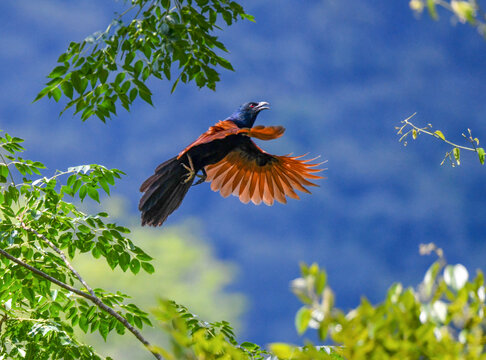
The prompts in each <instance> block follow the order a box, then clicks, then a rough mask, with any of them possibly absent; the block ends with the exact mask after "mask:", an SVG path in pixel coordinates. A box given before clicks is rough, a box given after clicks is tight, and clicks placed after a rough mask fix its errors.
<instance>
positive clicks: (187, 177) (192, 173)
mask: <svg viewBox="0 0 486 360" xmlns="http://www.w3.org/2000/svg"><path fill="white" fill-rule="evenodd" d="M187 159H188V160H189V166H187V165H186V164H184V163H182V166H183V167H184V168H185V169H186V170H187V171H188V173H187V174H186V175H185V179H184V181H183V183H184V184H186V183H188V182H189V181H191V180H192V179H194V177H195V176H196V171H194V164H193V163H192V158H191V157H190V156H189V154H187Z"/></svg>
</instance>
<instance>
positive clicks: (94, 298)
mask: <svg viewBox="0 0 486 360" xmlns="http://www.w3.org/2000/svg"><path fill="white" fill-rule="evenodd" d="M39 235H40V234H39ZM40 236H42V235H40ZM59 251H60V250H59ZM0 254H1V255H3V256H5V257H6V258H7V259H9V260H11V261H13V262H14V263H16V264H18V265H20V266H22V267H24V268H26V269H27V270H29V271H31V272H33V273H34V274H36V275H38V276H40V277H42V278H44V279H46V280H48V281H50V282H52V283H54V284H56V285H58V286H60V287H62V288H64V289H66V290H68V291H71V292H73V293H75V294H77V295H79V296H82V297H84V298H85V299H88V300H90V301H91V302H93V303H94V304H96V306H98V307H99V308H100V309H101V310H103V311H105V312H107V313H108V314H110V315H111V316H113V317H114V318H115V319H117V320H118V321H119V322H121V323H122V324H123V326H125V328H127V329H128V330H129V331H130V332H131V333H132V334H133V335H135V337H136V338H137V339H138V340H139V341H140V342H141V343H142V344H143V345H144V346H145V347H146V348H147V350H148V351H150V352H151V353H152V355H154V357H155V358H156V359H158V360H162V359H163V358H162V356H161V355H160V354H159V353H158V352H155V351H153V350H152V346H151V345H150V343H149V342H148V341H147V340H146V339H145V338H144V337H143V336H142V334H141V333H140V332H139V331H138V330H137V329H136V328H135V327H133V326H132V325H131V324H130V323H129V322H128V321H127V320H126V319H125V318H124V317H123V316H121V315H120V314H119V313H117V312H116V311H115V310H114V309H112V308H111V307H109V306H107V305H105V304H104V303H103V302H102V301H101V300H100V299H99V298H98V297H97V296H93V295H91V294H88V293H85V292H83V291H81V290H78V289H76V288H74V287H72V286H70V285H68V284H66V283H63V282H62V281H59V280H57V279H56V278H53V277H52V276H50V275H48V274H46V273H45V272H43V271H41V270H39V269H37V268H35V267H33V266H31V265H29V264H27V263H25V262H23V261H22V260H20V259H17V258H16V257H15V256H12V255H10V254H9V253H8V252H6V251H5V250H3V249H0ZM91 291H92V290H91Z"/></svg>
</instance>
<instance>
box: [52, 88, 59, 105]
mask: <svg viewBox="0 0 486 360" xmlns="http://www.w3.org/2000/svg"><path fill="white" fill-rule="evenodd" d="M51 94H52V97H53V98H54V100H56V102H58V101H59V99H60V98H61V95H62V92H61V90H60V89H59V88H54V89H53V90H52V91H51Z"/></svg>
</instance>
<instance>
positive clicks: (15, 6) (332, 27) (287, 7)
mask: <svg viewBox="0 0 486 360" xmlns="http://www.w3.org/2000/svg"><path fill="white" fill-rule="evenodd" d="M244 6H245V10H246V11H247V12H248V13H250V14H253V15H254V16H255V18H256V23H251V22H238V23H237V24H236V25H234V26H232V27H230V28H224V31H222V32H219V33H218V35H220V36H221V40H222V41H223V43H225V44H226V46H227V47H228V49H229V50H230V54H228V56H227V58H228V59H229V60H230V61H231V62H232V64H233V66H234V68H235V69H236V72H234V73H232V72H226V71H223V72H222V74H221V75H222V81H221V82H220V83H219V84H218V85H217V91H216V92H213V91H210V90H206V89H202V90H199V89H197V88H196V87H195V85H188V86H185V85H179V87H178V88H177V90H176V92H175V93H174V94H173V95H170V86H171V85H170V84H169V83H167V82H163V81H150V83H149V87H150V88H151V89H152V90H153V93H154V96H153V101H154V105H155V106H154V107H151V106H149V105H147V104H146V103H144V102H142V101H137V102H136V103H135V106H134V107H133V109H132V111H131V112H130V113H128V112H126V111H124V110H123V109H122V108H120V110H119V113H118V117H116V118H114V119H113V120H112V121H109V122H108V123H107V124H103V123H101V122H100V121H99V120H97V119H94V118H93V119H90V120H88V121H87V122H85V123H82V122H81V121H80V120H79V118H78V117H72V113H67V114H65V115H63V116H62V117H59V116H58V114H59V112H60V111H61V110H62V108H63V107H64V104H63V103H59V104H56V103H54V102H51V101H48V100H47V99H43V100H41V101H40V102H38V103H35V104H32V103H31V102H32V100H33V99H34V97H35V96H36V94H37V92H38V91H39V90H40V89H42V87H43V85H44V83H45V82H46V79H45V75H47V74H48V73H49V72H50V70H51V69H52V68H53V67H54V66H55V63H56V60H57V57H58V56H59V55H60V54H61V53H62V52H63V51H65V49H66V48H67V46H68V44H69V42H70V41H73V40H75V41H80V40H82V39H84V38H85V37H86V36H88V35H90V34H92V33H94V32H96V31H99V30H104V29H105V28H106V26H107V25H108V24H109V23H110V21H111V19H112V17H113V13H114V11H120V10H122V9H124V7H125V3H124V2H112V1H105V2H100V1H95V0H89V1H88V0H86V1H82V2H79V1H61V0H45V1H34V0H29V1H27V0H23V1H10V2H7V1H3V2H2V4H1V5H0V33H1V35H0V47H1V49H2V52H1V54H0V75H1V79H2V86H0V127H1V128H2V129H4V130H5V131H7V132H9V133H10V134H12V135H16V136H19V137H22V138H25V140H26V143H25V146H26V147H27V148H28V152H27V154H26V155H25V157H26V158H34V159H35V160H39V161H42V162H44V163H45V164H47V165H48V167H49V171H50V172H53V171H55V169H66V168H67V167H68V166H72V165H79V164H85V163H100V164H104V165H106V166H107V167H116V168H119V169H121V170H123V171H125V172H126V173H127V176H125V177H124V178H123V179H122V180H121V181H120V182H119V185H118V186H117V188H116V191H115V193H116V194H118V195H121V196H124V197H126V198H127V199H128V200H129V206H128V208H129V211H130V212H131V213H132V214H133V215H136V214H137V202H138V199H139V193H138V187H139V185H140V183H141V182H142V181H143V180H144V179H145V178H146V177H148V176H149V175H150V174H151V173H152V172H153V169H154V168H155V166H157V165H158V164H159V163H160V162H162V161H164V160H166V159H167V158H169V157H172V156H173V155H174V154H177V153H178V152H179V151H180V150H181V149H182V148H184V147H185V146H186V145H187V144H189V143H190V142H192V141H193V140H194V139H195V138H196V137H197V136H199V134H200V133H202V132H204V131H205V130H206V129H207V128H208V126H210V125H212V124H213V123H214V122H216V121H217V120H221V119H223V118H225V117H226V116H227V115H229V114H230V113H231V112H232V111H233V110H234V109H235V108H236V107H237V106H238V105H239V104H240V103H242V102H246V101H251V100H254V101H268V102H270V103H271V105H272V109H271V110H270V111H265V112H263V113H262V114H261V115H260V116H259V118H258V124H264V125H283V126H285V127H286V129H287V131H286V133H285V135H284V137H283V138H281V139H279V140H276V141H272V142H265V143H260V145H261V146H262V147H264V149H265V150H267V151H269V152H271V153H275V154H286V153H289V152H293V153H294V154H303V153H306V152H310V153H311V155H318V154H321V155H322V157H323V158H324V159H327V160H328V163H327V164H326V166H327V167H328V169H329V170H328V171H327V172H326V176H327V179H326V180H323V181H320V182H319V184H320V187H319V188H314V189H311V190H312V192H313V194H312V195H303V196H302V197H301V200H300V201H293V200H291V201H289V203H288V204H287V205H281V204H276V205H274V206H272V207H267V206H263V205H261V206H254V205H244V204H241V203H240V202H239V201H238V199H237V198H234V197H231V198H228V199H223V198H222V197H220V196H219V195H218V194H216V193H213V192H212V191H211V190H210V188H209V186H208V185H207V184H204V185H201V186H197V187H194V188H192V189H191V191H190V192H189V194H188V195H187V197H186V199H185V201H184V203H183V205H182V206H181V208H180V209H179V210H178V211H177V212H176V213H175V214H173V215H172V216H171V217H169V219H168V221H167V225H174V226H177V225H179V224H181V223H184V222H185V221H187V219H192V220H193V223H194V222H195V223H197V224H198V225H197V226H196V227H195V228H196V229H197V230H195V231H198V232H199V234H198V236H200V237H203V238H204V239H206V240H207V241H208V242H209V243H210V244H211V245H212V246H213V247H214V249H215V251H216V255H217V256H218V258H220V259H223V260H227V261H231V262H232V263H234V264H236V265H237V267H238V268H239V275H238V279H237V281H236V282H235V283H234V284H233V285H231V287H230V288H229V289H228V290H229V291H235V292H242V293H244V294H245V295H246V296H247V298H248V307H247V311H246V314H245V315H244V317H243V318H242V322H243V327H242V329H241V330H240V331H239V339H240V340H241V341H244V340H249V341H253V342H257V343H261V344H266V343H269V342H273V341H290V342H295V343H301V342H302V338H299V337H298V336H297V334H296V332H295V330H294V325H293V317H294V314H295V312H296V310H297V309H298V307H299V303H298V301H297V300H296V299H294V296H293V295H292V294H291V293H290V291H289V281H290V280H292V279H294V278H296V277H298V275H299V268H298V264H299V262H300V261H306V262H318V263H319V264H320V265H321V266H322V267H324V268H325V269H326V270H327V272H328V279H329V282H330V285H331V287H332V288H333V290H334V291H335V293H336V296H337V305H338V306H340V307H343V308H345V309H346V308H350V307H353V306H356V305H357V304H358V303H359V301H360V297H361V296H362V295H364V296H366V297H368V298H369V299H371V301H379V300H380V299H382V298H383V296H384V294H385V291H386V289H387V288H388V287H389V286H390V285H391V284H392V282H394V281H400V282H403V283H404V284H405V285H415V284H417V283H418V282H420V281H421V279H422V276H423V274H424V272H425V270H426V268H427V266H428V265H429V264H430V263H431V262H432V260H433V259H432V258H426V257H425V258H424V257H421V256H420V255H419V254H418V246H419V244H420V243H424V242H431V241H433V242H435V243H436V244H437V245H438V246H441V247H442V248H443V249H444V250H445V254H446V257H447V258H448V260H449V262H451V263H455V262H461V263H463V264H465V265H466V266H467V267H468V268H469V269H470V270H471V271H473V270H474V269H476V268H483V269H484V268H485V266H484V265H485V255H486V247H485V241H484V240H485V226H484V222H485V219H486V207H485V206H484V202H485V200H486V186H485V182H484V167H482V166H481V165H480V164H479V162H478V161H477V158H476V156H475V155H474V154H466V153H463V159H462V164H461V166H459V167H456V168H451V167H450V166H448V165H447V164H446V165H444V166H440V165H439V164H440V162H441V161H442V157H443V155H444V153H445V152H446V151H447V150H448V148H447V147H446V146H445V144H442V143H440V142H438V141H436V140H434V139H433V138H425V137H423V136H420V137H419V138H418V140H417V141H409V144H408V146H407V147H404V146H403V145H402V144H401V143H399V142H398V136H397V135H396V130H395V126H398V125H400V121H401V120H403V119H405V118H407V117H408V116H410V115H411V114H412V113H414V112H417V116H416V117H415V118H414V122H415V123H417V124H418V125H425V124H427V123H432V124H433V125H434V128H439V129H441V130H442V131H443V132H444V133H445V135H446V136H447V137H450V138H451V139H452V140H454V141H456V142H458V143H462V141H463V140H462V137H461V133H462V132H466V130H467V128H471V129H472V130H473V134H474V135H475V136H477V137H479V139H480V140H481V139H482V140H483V141H485V142H486V122H485V121H484V120H485V117H486V106H485V104H486V102H485V94H486V82H485V79H486V67H485V66H484V64H485V63H486V42H485V41H484V40H483V39H482V38H481V36H480V35H479V34H478V33H477V32H476V30H475V29H474V28H472V27H470V26H467V25H462V24H456V25H454V24H453V21H451V15H450V14H449V13H446V12H442V13H441V14H440V15H441V19H440V21H438V22H434V21H432V20H430V18H429V17H428V16H427V15H426V14H423V16H422V17H421V18H420V19H417V18H416V17H415V16H414V14H413V12H412V11H411V10H410V9H409V6H408V1H405V0H403V1H386V0H381V1H379V0H370V1H356V0H354V1H337V0H335V1H332V0H328V1H325V0H321V1H312V0H308V1H301V2H291V1H285V2H284V1H277V0H268V1H264V2H262V1H254V0H248V1H245V2H244ZM160 231H162V232H163V231H164V229H160ZM135 240H136V239H135ZM139 245H140V246H142V247H143V244H139ZM155 265H157V264H156V263H155ZM162 271H163V269H162ZM154 276H155V275H154ZM154 281H156V279H155V278H154Z"/></svg>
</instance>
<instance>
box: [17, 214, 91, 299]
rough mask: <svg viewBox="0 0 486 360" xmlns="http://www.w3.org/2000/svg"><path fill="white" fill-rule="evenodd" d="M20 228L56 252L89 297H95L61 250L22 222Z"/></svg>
mask: <svg viewBox="0 0 486 360" xmlns="http://www.w3.org/2000/svg"><path fill="white" fill-rule="evenodd" d="M20 226H21V227H22V228H23V229H25V230H27V231H28V232H31V233H33V234H35V235H36V236H37V237H38V238H39V239H41V240H43V241H44V242H45V243H47V245H49V246H50V247H51V248H52V250H54V251H55V252H57V253H58V254H59V256H60V257H61V258H62V260H63V261H64V263H65V264H66V266H67V267H68V269H69V270H71V272H72V273H73V274H74V275H75V276H76V277H77V278H78V280H79V281H80V282H81V284H83V286H84V287H85V288H86V290H88V291H89V293H90V294H91V296H93V297H96V294H95V293H94V291H93V289H92V288H91V287H90V286H89V285H88V283H87V282H86V281H84V279H83V278H82V277H81V275H79V273H78V272H77V271H76V269H75V268H73V266H72V265H71V263H70V262H69V261H68V259H67V258H66V255H64V253H63V252H62V251H61V249H59V248H58V247H57V246H56V245H54V243H53V242H52V241H51V240H49V239H48V238H47V237H45V236H44V235H42V234H40V233H38V232H37V231H36V230H34V229H32V228H30V227H28V226H27V225H25V223H24V222H23V221H21V222H20Z"/></svg>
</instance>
